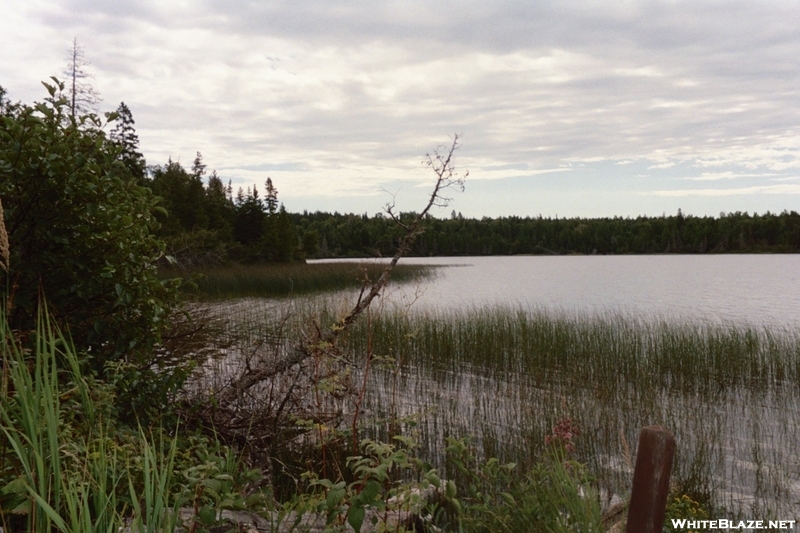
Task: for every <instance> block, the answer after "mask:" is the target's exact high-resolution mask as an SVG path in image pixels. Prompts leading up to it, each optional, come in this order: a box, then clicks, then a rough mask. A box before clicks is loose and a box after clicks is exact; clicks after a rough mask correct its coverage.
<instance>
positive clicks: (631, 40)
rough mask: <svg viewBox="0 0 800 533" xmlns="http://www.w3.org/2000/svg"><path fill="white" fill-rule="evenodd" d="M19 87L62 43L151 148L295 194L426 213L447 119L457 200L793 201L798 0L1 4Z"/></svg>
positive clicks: (0, 77)
mask: <svg viewBox="0 0 800 533" xmlns="http://www.w3.org/2000/svg"><path fill="white" fill-rule="evenodd" d="M0 13H2V14H3V15H2V17H0V50H1V51H2V53H0V85H1V86H3V87H5V88H6V89H7V90H8V92H9V96H10V98H11V99H12V100H13V101H17V100H20V101H23V102H26V103H32V102H34V101H38V100H42V99H44V97H45V96H46V92H45V90H44V88H43V87H42V85H41V81H42V80H47V79H48V78H49V77H50V76H53V75H56V76H61V77H63V72H64V69H65V67H66V64H67V56H68V53H69V51H70V49H71V46H72V42H73V39H75V38H76V39H77V42H78V43H79V45H80V46H81V47H82V48H83V51H84V54H85V59H86V60H87V61H88V62H90V65H88V66H87V67H86V70H87V72H88V73H90V74H91V75H92V76H93V84H94V87H95V89H96V90H97V91H98V92H99V93H100V96H101V98H102V102H101V103H100V105H99V111H113V110H114V109H116V107H117V105H118V104H119V102H121V101H124V102H125V103H126V104H127V105H128V107H129V108H130V109H131V111H132V113H133V117H134V119H135V121H136V130H137V133H138V135H139V139H140V149H141V151H142V152H143V154H144V156H145V158H146V159H147V162H148V164H150V165H157V164H164V163H166V162H167V161H168V160H169V158H172V159H173V160H176V161H179V162H181V163H182V164H183V165H184V166H186V167H190V166H191V164H192V161H193V159H194V157H195V154H196V152H198V151H199V152H201V153H202V155H203V159H204V162H205V163H206V164H207V165H208V168H209V170H210V169H215V170H216V171H217V173H218V174H219V176H220V177H221V178H222V179H223V180H224V181H226V182H227V181H228V180H230V181H231V183H232V185H233V187H234V190H235V189H237V188H238V187H240V186H241V187H245V188H246V187H248V186H252V185H256V186H258V187H259V189H260V190H261V191H263V189H264V186H263V184H264V182H265V180H266V178H267V177H271V178H272V180H273V182H274V184H275V186H276V188H277V189H278V191H279V193H278V198H279V200H281V201H282V202H283V203H284V205H285V206H286V208H287V209H288V210H289V211H292V212H300V211H303V210H308V211H317V210H321V211H330V212H333V211H338V212H355V213H368V214H370V215H372V214H375V213H377V212H380V211H381V210H382V208H383V206H384V205H385V204H387V203H388V202H394V203H395V204H396V208H397V209H398V210H400V211H414V210H419V209H421V208H422V207H423V206H424V204H425V202H426V196H427V194H429V192H430V190H431V188H432V186H433V183H434V178H435V176H434V175H433V174H432V172H431V170H430V169H429V168H426V167H425V165H424V164H423V162H424V160H425V157H426V154H430V153H433V151H434V150H435V149H436V148H437V147H439V146H441V147H444V149H445V150H446V149H447V147H449V146H450V144H451V143H452V139H453V136H454V135H455V134H457V135H458V137H459V143H460V147H459V148H458V150H457V151H456V153H455V157H454V161H455V166H456V169H457V170H458V171H460V172H466V171H467V170H468V171H469V176H468V178H467V180H466V183H465V190H464V192H459V191H453V192H452V194H450V195H449V196H451V197H452V201H451V203H450V205H449V206H448V207H446V208H441V209H438V210H437V211H436V212H435V213H434V214H435V215H436V216H442V217H446V216H450V214H451V213H452V211H456V212H460V213H462V214H463V215H464V216H467V217H484V216H488V217H497V216H510V215H516V216H523V217H524V216H538V215H542V216H545V217H555V216H558V217H578V216H580V217H607V216H623V217H636V216H639V215H647V216H660V215H662V214H667V215H671V214H675V213H676V212H677V210H678V209H681V210H682V211H683V213H684V214H692V215H697V216H706V215H712V216H717V215H719V214H720V213H721V212H734V211H748V212H750V213H753V212H758V213H764V212H766V211H771V212H781V211H783V210H798V211H800V99H799V98H798V96H800V60H798V58H800V24H797V21H798V20H800V3H798V2H794V1H793V2H782V1H778V0H772V1H764V2H761V1H759V2H753V1H736V0H729V1H704V0H691V1H654V2H647V1H628V0H605V1H594V0H575V1H572V0H553V1H548V0H494V1H491V2H488V1H486V0H480V1H477V0H474V1H473V0H463V1H454V0H438V1H433V0H403V1H396V0H381V1H377V0H372V1H366V0H352V1H339V0H291V1H289V0H258V1H248V2H244V1H225V0H197V1H192V2H189V1H187V0H182V1H179V0H140V1H135V2H134V1H124V0H116V1H110V0H26V1H24V2H23V1H19V0H0Z"/></svg>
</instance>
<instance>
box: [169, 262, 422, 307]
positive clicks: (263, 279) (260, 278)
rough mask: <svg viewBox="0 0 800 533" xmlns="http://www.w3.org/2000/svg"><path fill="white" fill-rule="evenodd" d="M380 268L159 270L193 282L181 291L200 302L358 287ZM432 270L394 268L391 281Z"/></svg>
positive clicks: (310, 266)
mask: <svg viewBox="0 0 800 533" xmlns="http://www.w3.org/2000/svg"><path fill="white" fill-rule="evenodd" d="M382 270H383V266H382V265H380V264H376V263H372V262H369V263H353V262H341V263H311V264H309V263H264V264H255V265H238V264H237V265H229V266H220V267H211V268H202V269H194V270H188V271H172V270H165V271H162V276H164V277H176V276H178V277H183V278H188V279H192V280H193V285H194V286H187V287H185V289H184V290H185V291H186V292H187V293H188V294H189V295H191V296H192V297H195V298H197V299H201V300H222V299H227V298H244V297H286V296H292V295H299V294H310V293H317V292H327V291H335V290H342V289H350V288H358V287H360V286H361V285H362V282H363V280H364V276H365V274H366V275H367V276H369V279H372V280H374V279H377V278H378V277H379V276H380V274H381V272H382ZM433 272H434V267H430V266H426V265H404V264H399V265H397V266H396V267H395V268H394V270H393V271H392V279H393V280H394V281H414V280H418V279H421V278H424V277H426V276H430V275H433Z"/></svg>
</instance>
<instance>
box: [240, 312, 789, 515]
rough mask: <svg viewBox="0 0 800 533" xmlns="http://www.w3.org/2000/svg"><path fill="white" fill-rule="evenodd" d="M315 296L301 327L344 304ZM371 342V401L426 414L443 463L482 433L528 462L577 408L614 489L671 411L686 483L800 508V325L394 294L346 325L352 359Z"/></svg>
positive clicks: (436, 460)
mask: <svg viewBox="0 0 800 533" xmlns="http://www.w3.org/2000/svg"><path fill="white" fill-rule="evenodd" d="M313 301H314V300H306V301H305V303H302V304H301V303H298V302H293V303H292V305H293V306H295V307H294V308H293V311H292V313H291V315H292V316H293V317H295V318H296V321H295V322H294V324H296V326H297V327H302V324H303V322H304V321H305V323H306V324H307V323H308V321H309V320H310V318H309V317H311V316H316V317H327V318H317V320H322V321H327V320H331V318H329V317H333V316H335V315H336V314H337V312H340V311H337V310H336V309H335V308H333V307H331V305H332V301H333V300H328V301H326V302H322V303H320V301H317V303H312V302H313ZM238 305H239V307H238V309H239V312H240V314H239V315H238V316H239V318H238V319H236V320H235V322H237V323H238V324H239V326H236V327H238V328H240V329H239V331H240V333H243V332H244V331H249V332H250V333H248V334H247V335H253V336H255V337H258V336H259V335H264V334H265V333H266V332H267V330H268V329H269V328H270V326H269V324H270V323H271V324H273V325H274V324H276V323H277V321H279V320H283V322H282V323H283V324H284V327H285V326H286V324H287V321H286V317H287V311H286V309H287V308H286V307H282V306H280V305H277V304H271V307H270V306H267V305H263V306H262V307H261V308H260V310H258V309H257V308H256V307H252V306H248V305H247V304H246V303H240V304H238ZM227 314H228V315H229V316H233V314H231V313H230V312H227ZM293 320H295V319H293ZM245 324H247V326H245ZM231 327H233V326H231ZM289 335H290V336H291V333H290V332H289ZM368 341H369V342H368ZM370 343H371V344H370ZM370 346H371V348H370ZM369 349H371V350H372V354H373V356H375V357H376V359H375V361H376V363H374V364H373V365H372V367H371V370H370V375H369V376H368V383H369V391H368V395H367V399H366V401H367V403H368V405H366V408H367V410H368V412H369V413H370V414H371V415H372V416H373V418H374V419H375V420H386V419H392V418H396V419H404V418H407V417H413V419H414V420H415V422H414V424H413V425H409V424H406V425H405V426H403V427H404V428H405V431H407V432H409V433H413V435H414V436H415V438H416V440H417V441H418V442H419V444H420V447H421V450H423V452H422V454H423V456H424V457H425V459H426V460H428V461H430V462H431V463H432V464H434V465H437V466H439V467H441V468H442V469H445V465H444V462H443V453H442V450H443V443H444V441H445V438H446V437H448V436H456V437H459V436H463V435H472V436H474V437H475V444H476V446H477V447H478V450H479V452H481V453H483V454H485V455H486V456H497V457H499V458H500V459H501V460H508V461H514V462H517V463H520V464H521V466H522V468H521V471H524V470H525V468H524V467H526V466H529V465H532V464H534V463H535V462H536V461H537V459H538V458H539V457H541V454H542V453H543V452H544V437H545V436H546V435H547V434H549V433H550V431H551V429H552V427H553V426H554V425H555V424H556V422H557V421H558V420H561V419H564V418H572V419H573V420H574V421H575V422H576V423H577V424H578V426H579V427H580V428H581V429H582V434H581V436H580V437H579V438H578V439H576V441H577V443H578V448H577V453H578V455H579V457H580V458H581V459H582V460H583V461H585V462H587V463H588V467H589V470H590V471H591V472H593V473H594V474H595V475H596V476H597V480H598V485H599V487H600V489H601V493H602V494H604V495H605V498H606V500H607V502H606V503H608V502H609V501H610V500H611V499H612V498H613V497H614V496H615V495H617V496H623V497H624V495H625V494H626V493H627V492H628V491H629V490H630V481H631V477H632V455H633V454H634V453H635V447H636V442H637V438H638V431H639V429H640V428H641V427H643V426H647V425H652V424H660V425H663V426H665V427H667V428H669V429H670V430H672V431H673V432H674V433H675V435H676V438H677V442H678V455H677V459H676V464H675V468H674V470H673V472H674V473H673V481H674V482H675V483H676V484H677V485H678V487H679V489H680V490H681V491H683V492H685V493H687V494H690V495H691V496H692V497H693V498H695V499H697V500H701V501H705V502H708V503H709V505H711V506H712V507H713V508H715V509H716V510H717V511H719V512H722V511H723V510H724V512H727V513H733V514H740V515H742V516H749V517H751V518H752V517H758V518H762V517H776V518H780V517H783V519H785V517H787V516H797V515H798V514H800V503H798V502H800V482H798V480H800V449H798V447H797V442H800V388H799V387H797V383H798V382H800V379H798V378H800V332H798V331H795V330H792V329H788V328H767V327H760V326H759V327H757V326H750V325H746V324H711V323H709V324H703V323H680V322H677V321H674V320H668V319H664V318H662V317H655V316H653V317H647V316H631V315H625V314H620V313H615V312H608V313H605V314H599V315H588V314H566V313H554V312H551V311H547V310H542V309H529V308H520V307H504V306H499V307H478V308H472V309H461V310H449V311H426V312H414V311H413V309H412V310H411V311H409V310H401V309H388V308H387V309H385V310H383V311H382V312H378V311H376V312H375V313H373V316H372V318H371V320H370V321H369V327H368V325H367V322H366V321H362V322H360V323H359V324H358V326H357V327H356V328H355V329H354V330H353V331H352V332H351V333H350V334H349V335H348V337H347V339H346V351H347V352H348V357H350V358H353V359H354V360H358V359H359V358H363V357H364V356H365V354H367V351H368V350H369ZM412 426H413V427H412ZM374 431H376V432H377V433H380V432H381V431H384V432H385V431H388V426H387V427H384V428H383V429H381V428H380V427H379V428H377V429H375V430H374ZM445 472H446V471H445Z"/></svg>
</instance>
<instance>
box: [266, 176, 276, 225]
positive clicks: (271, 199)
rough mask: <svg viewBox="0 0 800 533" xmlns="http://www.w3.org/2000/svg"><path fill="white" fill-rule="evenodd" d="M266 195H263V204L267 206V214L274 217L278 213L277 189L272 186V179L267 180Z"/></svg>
mask: <svg viewBox="0 0 800 533" xmlns="http://www.w3.org/2000/svg"><path fill="white" fill-rule="evenodd" d="M265 186H266V189H267V190H266V193H265V195H264V204H265V205H266V206H267V214H268V215H269V216H272V215H274V214H275V213H276V212H277V211H278V189H276V188H275V186H274V185H273V184H272V178H267V182H266V184H265Z"/></svg>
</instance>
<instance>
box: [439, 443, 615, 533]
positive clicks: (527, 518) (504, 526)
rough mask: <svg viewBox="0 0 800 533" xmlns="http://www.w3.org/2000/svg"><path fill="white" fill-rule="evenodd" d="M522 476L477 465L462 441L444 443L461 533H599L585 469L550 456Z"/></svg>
mask: <svg viewBox="0 0 800 533" xmlns="http://www.w3.org/2000/svg"><path fill="white" fill-rule="evenodd" d="M552 451H553V452H554V453H552V454H549V455H547V456H545V457H544V458H542V460H541V461H539V462H537V463H536V464H535V465H534V467H533V468H532V469H531V470H530V471H529V472H527V473H526V474H525V475H523V476H520V475H519V474H517V473H516V472H515V470H516V468H517V466H516V465H515V464H514V463H508V464H501V463H500V461H498V460H497V459H496V458H490V459H488V460H486V461H485V462H482V463H481V462H478V461H477V460H476V459H475V454H474V452H472V451H471V450H470V446H469V444H468V443H467V442H466V441H464V440H459V439H453V438H448V446H447V458H448V461H449V462H450V463H451V464H452V465H453V466H455V468H456V473H457V474H458V477H459V482H458V483H457V485H458V494H457V496H456V497H454V498H452V499H451V503H453V504H455V503H456V502H458V503H457V505H454V509H455V512H456V519H457V521H458V524H459V530H461V531H476V532H487V533H494V532H502V531H508V532H518V531H530V532H539V531H541V532H564V533H566V532H585V533H595V532H597V533H599V532H600V531H602V530H601V527H600V505H599V499H598V497H597V495H596V493H595V491H594V490H593V489H592V488H591V485H590V481H591V478H589V477H588V475H587V474H586V471H585V467H584V466H583V465H582V464H580V463H578V462H576V461H572V460H567V458H566V456H565V454H564V453H563V450H557V449H553V450H552Z"/></svg>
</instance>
